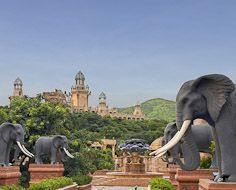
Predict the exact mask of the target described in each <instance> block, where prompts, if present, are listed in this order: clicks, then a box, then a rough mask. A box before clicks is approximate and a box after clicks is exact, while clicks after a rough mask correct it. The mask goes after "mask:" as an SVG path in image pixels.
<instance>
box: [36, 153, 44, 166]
mask: <svg viewBox="0 0 236 190" xmlns="http://www.w3.org/2000/svg"><path fill="white" fill-rule="evenodd" d="M35 162H36V163H37V164H43V160H42V158H41V156H40V155H39V154H36V156H35Z"/></svg>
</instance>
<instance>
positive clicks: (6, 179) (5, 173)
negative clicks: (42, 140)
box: [0, 166, 21, 185]
mask: <svg viewBox="0 0 236 190" xmlns="http://www.w3.org/2000/svg"><path fill="white" fill-rule="evenodd" d="M20 176H21V173H20V168H19V166H7V167H0V185H17V184H18V180H19V177H20Z"/></svg>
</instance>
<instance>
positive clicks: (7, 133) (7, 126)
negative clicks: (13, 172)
mask: <svg viewBox="0 0 236 190" xmlns="http://www.w3.org/2000/svg"><path fill="white" fill-rule="evenodd" d="M24 135H25V132H24V129H23V127H22V126H21V125H19V124H12V123H3V124H2V125H0V152H1V153H0V165H2V166H8V165H9V157H10V150H11V147H12V145H13V144H16V145H17V146H18V148H19V150H21V151H22V152H23V153H24V154H25V155H26V156H27V157H33V156H34V155H33V154H32V153H30V152H29V151H28V150H27V149H26V148H25V146H24Z"/></svg>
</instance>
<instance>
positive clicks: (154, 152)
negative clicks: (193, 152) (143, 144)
mask: <svg viewBox="0 0 236 190" xmlns="http://www.w3.org/2000/svg"><path fill="white" fill-rule="evenodd" d="M178 135H179V131H178V132H177V133H176V134H175V135H174V136H173V138H172V139H171V140H170V141H169V142H168V143H166V144H165V145H164V146H163V147H165V146H167V145H169V144H171V143H172V142H173V140H174V139H175V138H176V137H177V136H178ZM163 147H161V148H160V149H162V148H163ZM160 149H157V150H155V151H153V152H151V153H150V154H149V155H153V154H156V152H158V151H159V150H160Z"/></svg>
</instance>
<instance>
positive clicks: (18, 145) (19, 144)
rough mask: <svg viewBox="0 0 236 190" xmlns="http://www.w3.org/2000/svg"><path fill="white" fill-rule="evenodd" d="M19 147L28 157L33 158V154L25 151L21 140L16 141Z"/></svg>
mask: <svg viewBox="0 0 236 190" xmlns="http://www.w3.org/2000/svg"><path fill="white" fill-rule="evenodd" d="M16 143H17V145H18V147H19V148H20V150H21V151H22V152H23V153H24V154H25V155H26V156H28V157H30V158H32V156H31V155H29V154H28V153H27V152H25V150H24V148H23V147H22V146H21V144H20V142H19V141H16Z"/></svg>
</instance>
